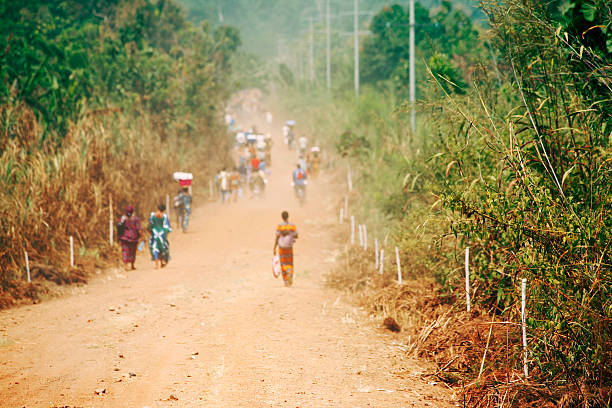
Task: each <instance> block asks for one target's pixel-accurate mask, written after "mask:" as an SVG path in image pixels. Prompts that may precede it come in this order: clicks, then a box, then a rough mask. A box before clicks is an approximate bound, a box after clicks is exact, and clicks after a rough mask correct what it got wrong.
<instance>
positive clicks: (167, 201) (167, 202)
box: [166, 194, 170, 219]
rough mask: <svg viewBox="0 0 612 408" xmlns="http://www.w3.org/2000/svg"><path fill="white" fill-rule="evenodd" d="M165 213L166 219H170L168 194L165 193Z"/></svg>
mask: <svg viewBox="0 0 612 408" xmlns="http://www.w3.org/2000/svg"><path fill="white" fill-rule="evenodd" d="M166 213H167V214H168V219H170V195H168V194H166Z"/></svg>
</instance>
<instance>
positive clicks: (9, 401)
mask: <svg viewBox="0 0 612 408" xmlns="http://www.w3.org/2000/svg"><path fill="white" fill-rule="evenodd" d="M273 159H274V167H272V175H271V177H270V179H269V184H268V188H267V192H266V196H265V198H262V199H249V198H243V199H242V200H240V201H239V202H238V203H232V204H229V205H227V204H226V205H222V204H220V203H213V204H207V205H199V204H202V203H197V202H196V203H195V210H194V214H193V219H192V222H191V226H190V231H189V232H188V233H186V234H183V233H182V232H180V229H179V228H178V226H177V225H175V224H176V223H175V222H174V223H173V227H174V232H173V233H172V234H170V235H171V256H172V260H171V262H170V264H169V265H168V266H167V267H166V268H165V269H161V270H155V269H153V263H152V262H150V260H149V255H148V253H147V252H139V255H138V259H137V264H136V266H137V270H136V271H131V272H124V271H123V270H111V271H107V272H104V273H103V274H101V275H99V276H97V277H96V278H95V279H93V280H92V281H91V282H90V283H89V284H88V285H86V286H83V287H74V288H73V290H72V294H69V295H66V296H63V297H61V298H56V299H52V300H48V301H45V302H43V303H41V304H37V305H32V306H24V307H18V308H14V309H11V310H4V311H0V407H64V406H69V407H370V406H371V407H400V406H402V407H413V406H414V407H450V406H453V405H452V404H451V403H450V402H449V401H450V399H451V397H450V393H449V391H448V390H446V389H445V388H443V387H442V386H441V385H439V384H438V385H434V384H431V383H428V382H427V380H423V379H422V378H421V376H420V374H421V373H423V372H424V368H423V366H422V365H419V364H418V363H416V362H410V361H408V362H407V361H402V366H403V367H405V366H406V364H408V366H409V367H410V369H409V370H407V371H406V370H403V372H402V374H401V376H400V375H398V374H395V373H394V372H396V371H398V370H397V369H396V368H394V364H396V363H397V362H398V360H397V357H394V356H396V355H400V354H401V351H399V350H398V346H397V344H396V343H394V339H395V337H394V336H395V335H393V334H391V333H389V332H385V331H384V330H383V329H381V328H380V327H379V323H380V322H373V321H370V320H368V319H367V316H366V314H365V313H364V312H363V311H362V310H360V309H357V308H355V307H352V306H351V305H350V304H349V303H348V302H346V301H345V299H344V297H343V296H342V295H341V294H340V293H338V292H334V291H332V290H329V289H325V287H324V276H325V274H326V273H327V272H329V271H330V270H331V269H332V267H333V264H334V261H335V255H336V254H337V253H338V252H339V245H338V243H337V242H334V239H333V236H334V232H335V231H336V232H337V231H338V228H347V227H346V224H344V226H338V225H337V203H338V202H339V201H340V200H339V199H338V195H337V191H343V190H344V186H334V185H333V184H331V183H332V182H331V181H325V180H324V179H325V177H323V178H321V179H320V180H317V181H313V182H311V183H310V185H309V186H308V189H309V190H308V202H307V204H306V205H304V206H300V205H298V203H297V201H296V200H295V198H294V197H293V194H292V189H291V186H290V182H291V171H292V170H293V168H294V166H295V161H296V159H295V153H289V152H288V151H287V150H286V147H285V146H282V145H281V143H280V139H278V138H277V139H276V146H275V149H274V156H273ZM326 183H327V184H326ZM204 184H205V182H201V185H198V180H196V184H195V188H207V187H208V186H207V185H206V186H204ZM285 209H286V210H288V211H289V213H290V220H291V221H293V222H294V223H295V224H296V225H297V227H298V231H299V233H300V238H299V239H298V240H297V243H296V246H295V253H296V256H295V266H296V275H295V281H294V287H292V288H284V287H283V284H282V279H280V278H279V279H274V277H273V276H272V272H271V258H272V247H273V242H274V228H275V226H276V224H277V223H279V222H280V213H281V211H282V210H285ZM137 213H138V215H139V216H140V217H141V218H145V219H146V218H147V214H148V213H147V212H145V209H137ZM96 391H97V393H96Z"/></svg>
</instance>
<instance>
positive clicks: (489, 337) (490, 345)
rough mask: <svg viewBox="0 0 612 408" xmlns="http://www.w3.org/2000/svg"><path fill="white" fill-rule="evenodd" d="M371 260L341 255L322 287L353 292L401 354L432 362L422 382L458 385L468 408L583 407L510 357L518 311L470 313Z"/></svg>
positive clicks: (456, 296) (434, 287)
mask: <svg viewBox="0 0 612 408" xmlns="http://www.w3.org/2000/svg"><path fill="white" fill-rule="evenodd" d="M372 258H373V251H370V252H368V253H366V252H365V251H363V250H362V249H361V248H359V247H352V248H349V249H347V250H345V251H344V252H342V254H341V255H340V256H339V259H338V262H337V267H336V269H335V270H334V271H333V272H332V273H331V274H330V275H329V276H328V277H327V284H328V285H329V286H330V287H333V288H336V289H341V290H344V291H348V292H350V293H352V294H353V295H354V299H355V302H357V303H358V304H360V305H361V306H363V307H365V308H366V309H367V310H369V311H370V313H371V315H372V316H374V318H375V319H376V320H377V321H379V322H380V325H381V327H387V326H389V324H388V323H389V322H391V321H393V322H394V323H396V324H397V326H399V327H398V328H399V329H401V333H400V334H399V336H401V337H400V338H401V341H402V343H403V347H401V349H402V350H403V352H405V353H406V354H407V355H408V356H410V357H420V358H425V359H427V360H430V361H432V362H433V363H435V367H436V369H435V370H433V371H431V372H429V373H426V374H425V375H424V377H425V379H427V380H429V379H432V377H433V379H434V380H436V381H443V382H445V383H446V384H448V385H449V386H452V387H456V388H457V390H458V391H459V396H460V401H459V402H460V403H462V404H464V406H466V407H519V406H520V407H536V406H537V407H553V406H558V407H573V406H583V404H582V402H583V399H582V398H581V397H580V395H581V394H582V391H584V390H582V391H581V390H579V389H576V387H574V386H567V385H562V384H560V385H559V387H555V388H551V387H550V386H545V385H543V384H536V383H532V382H530V381H526V380H525V379H524V377H523V373H522V361H517V358H516V357H515V356H520V355H521V331H520V326H519V324H518V323H517V322H520V318H519V317H520V313H519V310H517V309H516V308H515V309H512V310H509V311H507V312H506V313H505V314H504V315H503V318H502V316H499V315H495V314H491V313H489V312H488V311H486V310H483V309H480V308H478V307H476V308H472V311H471V313H468V312H467V311H466V310H465V303H464V302H462V299H463V292H461V291H460V292H457V293H446V292H444V291H443V290H442V288H441V286H440V285H439V284H437V283H436V282H435V281H434V280H432V279H431V278H425V277H423V276H422V277H419V278H418V279H416V278H413V279H410V280H408V281H405V282H404V283H403V284H402V285H399V284H397V282H396V280H395V279H396V276H395V269H393V267H392V265H391V264H389V265H388V266H387V265H385V268H386V270H387V272H385V273H384V274H383V275H380V274H378V272H377V271H375V265H374V260H373V259H372ZM387 328H388V327H387ZM530 370H531V371H530V376H531V377H532V378H539V377H541V376H542V373H541V372H539V368H538V366H537V364H536V363H535V362H532V363H531V364H530ZM408 372H409V370H408V368H407V373H408ZM398 374H400V375H401V374H402V370H401V369H400V371H399V372H398ZM604 397H605V396H604ZM608 398H609V397H608Z"/></svg>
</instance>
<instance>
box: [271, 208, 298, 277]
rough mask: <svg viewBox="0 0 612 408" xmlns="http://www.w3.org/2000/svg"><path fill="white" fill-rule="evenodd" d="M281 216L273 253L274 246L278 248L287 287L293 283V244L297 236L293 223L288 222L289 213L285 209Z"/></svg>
mask: <svg viewBox="0 0 612 408" xmlns="http://www.w3.org/2000/svg"><path fill="white" fill-rule="evenodd" d="M281 217H282V218H283V222H282V223H281V224H278V226H277V227H276V239H275V241H274V255H276V248H278V257H279V259H280V264H281V271H282V274H283V281H284V282H285V286H287V287H289V286H291V285H293V244H294V243H295V240H296V239H297V238H298V232H297V228H296V227H295V225H293V224H291V223H290V222H289V213H288V212H287V211H283V212H282V214H281Z"/></svg>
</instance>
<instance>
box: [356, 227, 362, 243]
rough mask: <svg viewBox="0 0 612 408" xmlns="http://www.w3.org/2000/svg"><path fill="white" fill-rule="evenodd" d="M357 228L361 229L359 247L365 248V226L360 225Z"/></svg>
mask: <svg viewBox="0 0 612 408" xmlns="http://www.w3.org/2000/svg"><path fill="white" fill-rule="evenodd" d="M357 227H358V228H359V246H360V247H361V248H363V225H362V224H359V225H358V226H357Z"/></svg>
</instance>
